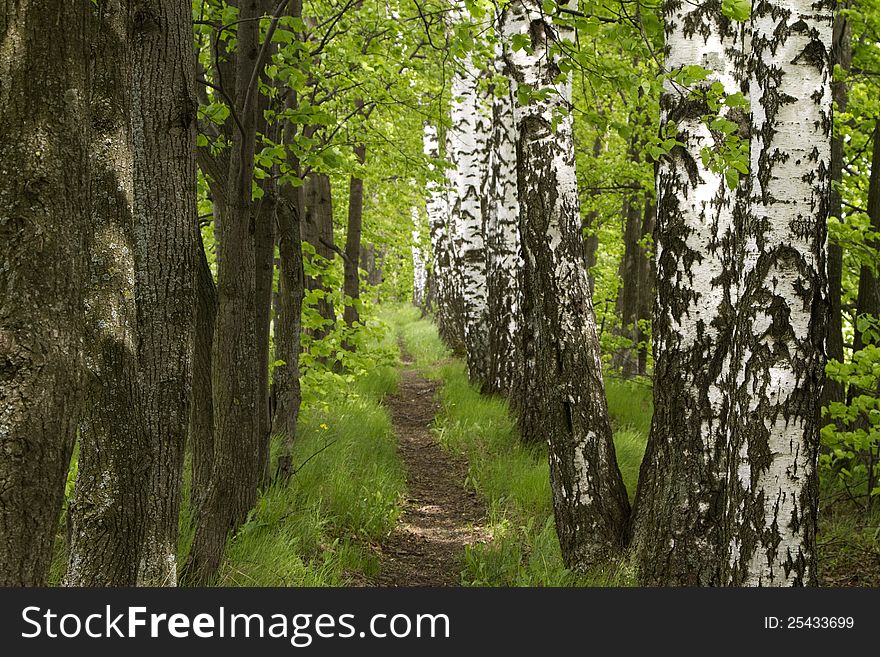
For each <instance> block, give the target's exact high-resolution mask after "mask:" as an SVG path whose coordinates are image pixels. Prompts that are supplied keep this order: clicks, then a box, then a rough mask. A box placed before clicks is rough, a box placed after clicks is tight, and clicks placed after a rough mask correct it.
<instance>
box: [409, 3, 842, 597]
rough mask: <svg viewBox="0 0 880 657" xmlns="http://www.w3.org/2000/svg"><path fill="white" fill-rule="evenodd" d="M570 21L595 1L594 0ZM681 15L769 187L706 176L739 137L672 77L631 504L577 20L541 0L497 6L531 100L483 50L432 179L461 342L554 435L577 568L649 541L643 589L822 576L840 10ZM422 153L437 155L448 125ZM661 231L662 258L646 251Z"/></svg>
mask: <svg viewBox="0 0 880 657" xmlns="http://www.w3.org/2000/svg"><path fill="white" fill-rule="evenodd" d="M565 8H566V11H567V12H569V13H571V12H575V13H576V12H577V6H576V4H575V3H574V2H569V3H568V4H567V5H566V7H565ZM665 24H666V36H667V57H666V67H667V68H668V69H669V70H671V71H675V70H677V69H678V68H681V67H682V66H685V65H689V64H692V63H694V62H698V63H700V64H701V65H702V66H704V67H705V68H707V69H708V70H709V73H710V75H709V79H708V80H707V81H706V82H705V85H707V86H706V88H708V85H711V84H712V83H714V82H720V83H721V84H722V85H723V87H724V90H725V92H726V93H727V94H734V93H737V92H740V91H743V92H745V94H746V95H747V96H750V98H751V103H752V111H751V114H749V115H745V116H735V115H734V114H733V113H734V112H736V111H738V110H735V109H730V108H725V109H723V110H722V113H724V114H727V115H728V117H727V118H729V119H730V120H733V121H735V122H736V123H737V125H740V126H741V128H740V131H741V134H739V136H740V138H742V139H746V140H749V141H750V146H751V174H750V175H749V176H746V177H745V179H744V180H743V181H742V182H741V184H739V185H738V187H737V188H736V189H735V190H731V189H729V187H728V185H727V184H726V181H725V176H724V175H723V171H717V170H714V169H712V168H710V167H707V166H704V164H703V161H702V158H701V151H702V149H703V148H704V147H706V146H709V147H711V148H715V149H716V150H721V149H722V148H723V146H724V144H723V143H722V142H721V136H720V134H719V133H718V132H717V131H713V130H710V128H709V127H708V125H707V123H706V120H705V115H707V114H709V113H710V111H709V109H708V107H707V106H706V104H705V100H703V101H702V102H700V101H698V100H694V98H699V97H700V90H699V89H697V90H695V92H694V93H693V95H689V93H688V92H687V91H685V92H682V90H681V88H680V85H677V84H675V83H673V82H671V81H667V82H666V83H665V84H666V88H665V92H664V94H663V97H662V99H661V111H662V116H661V123H662V124H665V123H667V122H668V123H674V124H675V125H676V126H677V128H678V135H679V136H678V140H679V141H680V142H681V144H682V145H677V146H675V147H674V148H673V149H672V150H671V151H670V152H669V153H668V154H667V155H666V156H664V157H663V158H662V159H661V161H660V162H659V166H658V168H657V174H656V183H657V206H656V214H655V208H654V206H653V204H652V203H651V202H650V199H647V200H644V199H641V198H638V197H633V198H630V199H629V200H628V207H629V212H627V213H626V215H627V216H626V217H625V225H626V231H627V233H628V234H630V233H631V235H630V239H628V240H626V245H627V246H626V253H625V254H624V258H623V263H622V265H621V268H622V272H623V273H624V277H623V278H624V279H625V280H629V281H631V283H632V284H631V285H629V286H626V285H625V286H624V289H623V291H622V294H621V300H620V305H621V309H620V310H621V315H622V316H623V317H622V319H623V322H622V323H623V327H624V330H625V331H627V332H628V336H629V337H630V339H631V340H632V342H633V343H634V344H635V345H639V343H644V341H645V339H644V338H645V336H644V334H643V332H642V331H641V330H640V322H639V320H640V319H645V318H646V315H647V308H648V307H649V302H648V299H651V298H652V296H653V295H650V294H648V293H646V290H649V289H650V288H651V287H652V285H651V282H650V280H651V278H653V275H654V266H656V277H657V283H656V286H657V293H656V303H655V305H654V308H653V330H654V336H653V337H654V344H653V355H654V361H655V370H654V377H655V386H654V406H655V410H654V417H653V424H652V428H651V433H650V438H649V442H648V447H647V453H646V456H645V459H644V462H643V464H642V468H641V474H640V480H639V485H638V490H637V494H636V501H635V506H634V509H633V510H632V511H631V510H630V505H629V500H628V497H627V492H626V490H625V488H624V485H623V482H622V478H621V476H620V472H619V469H618V466H617V462H616V458H615V452H614V444H613V441H612V430H611V423H610V420H609V417H608V410H607V407H606V402H605V396H604V390H603V379H602V368H601V364H600V358H599V344H598V339H597V335H596V326H595V318H594V314H593V308H592V303H591V287H590V282H589V278H588V275H587V271H586V268H585V258H584V254H585V252H588V251H589V248H588V245H585V242H584V238H583V234H582V231H581V226H582V223H583V222H582V219H581V216H580V207H579V203H578V195H577V189H576V182H575V180H576V179H575V175H574V143H573V138H572V127H571V126H572V124H571V116H570V114H569V113H568V112H567V111H566V108H567V107H568V106H569V104H570V100H571V88H570V84H561V85H560V84H559V82H558V75H559V68H558V64H557V61H558V58H559V57H560V54H559V53H560V51H561V50H564V47H565V44H566V42H568V41H570V40H571V39H572V30H571V29H570V28H569V27H567V25H566V24H565V23H564V21H562V20H556V21H554V20H553V18H551V17H549V16H548V15H547V14H546V13H545V12H544V11H543V9H542V7H541V6H540V4H539V3H537V2H533V1H532V0H515V1H514V2H513V3H511V4H510V6H509V7H507V8H506V9H504V10H503V11H502V12H501V13H500V15H499V16H498V22H497V26H496V29H497V31H498V33H499V34H500V41H501V46H500V50H499V54H498V56H497V57H496V62H495V66H496V70H495V73H500V74H503V75H504V76H506V78H507V79H508V81H509V83H510V87H511V93H510V94H509V95H508V94H504V93H502V94H498V93H496V94H495V101H494V103H493V104H491V105H490V104H489V103H488V102H487V101H486V100H485V99H484V98H482V97H481V96H480V89H481V88H482V87H481V86H480V85H477V84H475V83H474V77H473V75H474V74H473V71H472V66H471V65H470V63H469V62H467V61H464V62H461V64H462V67H461V68H462V72H460V73H459V74H458V77H457V78H456V79H455V80H454V82H453V87H454V90H453V105H452V122H451V128H450V130H449V134H448V135H447V138H446V157H447V159H448V160H449V161H450V163H451V165H452V169H451V171H452V173H451V174H450V176H449V184H448V193H447V194H446V195H444V194H443V192H442V191H441V189H440V188H439V187H438V186H437V184H436V183H432V185H433V186H430V187H429V190H428V215H429V219H430V225H431V237H432V255H433V268H432V275H433V278H434V279H435V282H434V283H433V284H434V285H435V286H436V290H437V295H436V306H437V308H436V313H437V317H438V322H439V325H440V330H441V334H442V336H443V337H444V338H445V339H446V341H447V343H448V344H449V345H450V346H451V347H453V348H457V349H463V350H464V351H465V353H466V355H467V362H468V370H469V373H470V377H471V379H472V380H473V381H474V383H475V384H477V385H478V386H480V387H481V388H483V389H484V390H489V391H497V392H502V393H505V394H506V395H508V397H509V398H510V400H511V405H512V407H513V408H514V409H515V411H516V412H517V414H518V417H519V423H520V429H521V433H522V437H523V439H524V440H525V441H527V442H539V441H546V443H547V444H548V445H549V458H550V472H551V483H552V489H553V500H554V510H555V516H556V526H557V532H558V535H559V539H560V544H561V546H562V553H563V557H564V559H565V561H566V564H567V565H568V566H570V567H572V568H575V569H586V568H590V567H592V566H594V565H597V564H600V563H602V562H603V561H604V560H606V559H607V558H609V557H611V556H615V555H621V554H622V552H623V550H624V549H625V548H631V549H632V554H633V555H634V557H635V561H636V563H637V565H638V571H639V578H640V580H641V581H642V582H643V583H645V584H655V585H656V584H665V585H695V584H697V585H710V584H715V585H719V584H723V585H742V584H745V585H777V586H778V585H804V584H812V583H815V581H816V561H815V559H816V550H815V531H816V509H817V474H816V470H817V458H818V445H819V435H818V429H819V411H820V398H821V393H822V387H823V384H824V339H825V316H826V314H825V305H826V303H827V289H826V288H827V283H826V278H825V261H826V249H825V236H826V220H827V215H828V210H829V192H830V185H829V182H830V165H831V155H832V154H831V133H830V131H831V115H830V112H831V88H830V57H829V50H830V46H831V14H830V12H829V11H828V10H827V9H826V8H825V7H824V5H823V6H822V7H819V6H817V5H811V4H810V3H808V2H800V1H799V2H794V3H785V4H781V3H772V2H770V3H763V4H762V5H760V6H759V7H757V8H756V9H755V10H754V13H753V15H752V18H751V20H749V21H747V22H745V23H736V22H734V21H732V20H730V19H729V18H727V17H726V16H725V15H724V14H723V13H722V11H721V7H720V4H718V5H717V6H715V5H713V6H712V7H708V8H704V7H703V6H700V7H696V6H693V5H687V4H682V5H676V4H674V3H673V4H669V5H667V8H666V15H665ZM695 25H696V26H698V28H695V27H694V26H695ZM521 36H522V37H526V38H527V43H528V44H529V45H530V47H527V48H522V47H521V44H522V40H521V38H520V37H521ZM515 37H516V38H515ZM517 39H519V41H518V40H517ZM515 43H516V44H517V46H518V47H517V48H514V47H513V45H514V44H515ZM560 46H562V47H561V48H560ZM804 53H809V54H810V56H806V55H805V54H804ZM554 85H555V93H553V94H550V95H549V96H548V97H546V98H544V97H541V96H538V97H537V98H532V99H531V100H530V101H529V102H527V103H525V104H520V103H519V102H516V101H515V100H514V99H515V98H516V97H517V94H516V89H517V87H522V86H525V87H526V88H527V89H542V88H546V87H548V86H554ZM703 97H705V95H704V96H703ZM487 126H488V127H487ZM425 150H426V153H428V154H430V155H432V156H436V154H437V153H438V150H439V148H438V140H437V138H436V132H435V131H434V129H433V128H432V127H430V126H428V127H427V128H426V137H425ZM637 150H638V148H637V147H635V148H634V156H637V153H636V151H637ZM655 222H656V225H654V224H655ZM651 232H653V236H654V242H655V244H656V254H655V260H654V262H655V263H656V264H655V265H654V266H652V265H651V263H649V262H648V260H647V258H645V253H644V251H641V252H640V249H644V248H645V246H644V240H643V239H642V238H643V237H644V236H645V235H646V234H649V233H651ZM486 336H488V340H487V339H486ZM638 351H639V350H636V352H635V353H638ZM640 351H641V353H640V354H639V355H637V357H636V358H635V359H634V360H632V361H630V360H626V359H624V361H623V362H622V363H620V364H621V365H622V366H623V368H624V371H627V372H631V373H638V372H641V373H644V372H645V369H646V356H647V354H646V351H645V350H644V348H642V349H641V350H640Z"/></svg>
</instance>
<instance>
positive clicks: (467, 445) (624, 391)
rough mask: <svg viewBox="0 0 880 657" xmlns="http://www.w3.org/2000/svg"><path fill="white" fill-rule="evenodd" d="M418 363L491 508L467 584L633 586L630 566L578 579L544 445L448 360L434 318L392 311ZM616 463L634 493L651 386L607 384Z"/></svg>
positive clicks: (447, 435)
mask: <svg viewBox="0 0 880 657" xmlns="http://www.w3.org/2000/svg"><path fill="white" fill-rule="evenodd" d="M388 313H389V314H388V320H389V322H390V323H391V324H392V325H393V326H394V327H395V328H396V330H397V331H398V333H399V334H400V335H401V337H402V339H403V342H404V344H405V346H406V349H407V351H408V352H410V354H411V355H412V357H413V359H414V362H415V365H416V367H418V368H420V370H421V371H422V372H423V373H424V374H425V375H426V376H428V377H435V378H440V379H441V380H442V381H443V387H442V390H441V400H442V412H441V414H440V415H439V416H438V418H437V420H436V424H435V431H436V432H437V435H438V436H439V438H440V440H441V442H442V443H443V444H444V445H445V446H446V447H448V448H449V449H452V450H455V451H457V452H460V453H462V454H464V455H465V456H466V457H467V458H468V461H469V464H470V469H469V475H468V483H469V485H471V486H472V487H473V488H474V489H475V490H476V491H477V493H478V494H479V495H481V496H482V497H483V498H484V499H485V501H486V503H487V505H488V507H489V526H490V528H491V531H492V540H491V541H490V542H489V543H486V544H483V545H477V546H474V547H472V548H470V549H469V550H468V551H467V552H466V554H465V559H464V563H463V565H462V580H461V582H462V584H464V585H467V586H571V585H584V586H604V585H626V584H630V583H632V576H631V572H630V570H629V569H628V567H627V566H626V565H625V564H612V565H609V566H608V567H607V568H606V569H603V570H599V571H596V572H593V573H589V574H587V575H583V576H579V577H576V576H575V575H574V574H573V573H571V572H570V571H568V570H567V569H566V568H565V567H564V565H563V563H562V555H561V553H560V550H559V542H558V540H557V538H556V530H555V526H554V521H553V507H552V500H551V492H550V477H549V472H548V465H547V454H546V449H545V448H543V447H541V446H535V447H528V446H524V445H523V444H522V443H521V442H520V441H519V438H518V436H517V433H516V426H515V423H514V421H513V419H512V417H511V414H510V412H509V410H508V407H507V404H506V402H505V401H504V400H503V399H501V398H498V397H488V396H484V395H480V394H479V393H478V392H477V391H476V390H475V389H474V388H473V386H471V385H470V383H469V382H468V379H467V373H466V371H465V366H464V364H463V363H461V361H459V360H456V359H452V358H450V355H449V353H448V352H447V350H446V349H445V348H444V347H443V344H442V342H441V341H440V338H439V336H438V335H437V331H436V328H435V327H434V325H433V324H431V322H429V321H427V320H423V319H419V314H418V312H417V311H415V310H413V309H408V308H399V309H395V310H394V311H388ZM608 399H609V408H610V411H611V414H612V417H613V418H614V422H615V437H614V439H615V445H616V446H617V454H618V461H619V462H620V466H621V470H622V472H623V476H624V481H625V482H626V484H627V486H628V488H629V491H630V495H631V496H632V494H634V492H635V484H636V480H637V477H638V469H639V464H640V462H641V459H642V454H643V453H644V446H645V441H646V440H647V429H648V427H649V426H650V413H651V406H650V389H649V388H648V387H647V386H646V385H644V384H639V383H632V382H622V381H615V380H610V381H608Z"/></svg>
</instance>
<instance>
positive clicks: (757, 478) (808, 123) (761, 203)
mask: <svg viewBox="0 0 880 657" xmlns="http://www.w3.org/2000/svg"><path fill="white" fill-rule="evenodd" d="M831 36H832V17H831V5H830V4H828V3H819V4H814V3H812V2H808V1H807V0H795V1H792V2H785V3H778V2H769V1H768V2H763V3H760V4H759V5H757V6H756V7H755V9H754V10H753V13H752V63H751V64H752V65H751V76H750V80H749V89H750V92H751V105H752V122H751V172H752V175H751V177H750V182H751V184H752V189H751V194H750V207H749V212H748V213H747V214H746V215H745V217H744V218H745V222H744V224H743V225H742V227H741V228H739V227H738V231H737V232H738V234H739V235H741V236H742V241H741V243H740V248H739V249H738V253H737V258H738V267H737V273H738V274H739V277H740V280H741V281H742V283H741V288H740V289H741V291H740V295H739V302H738V309H737V310H738V312H737V324H736V333H735V338H734V348H733V364H732V372H733V379H732V380H733V383H734V385H733V392H732V398H731V405H732V407H731V413H732V419H733V422H732V423H731V424H732V427H731V429H732V440H731V444H730V447H729V453H730V463H729V477H728V479H729V493H728V495H729V498H728V501H727V509H728V513H729V517H728V519H727V521H726V526H727V530H728V531H729V536H728V540H729V542H730V546H729V551H730V554H729V558H727V559H724V560H723V561H724V565H725V566H726V572H725V575H724V583H725V584H730V585H736V586H740V585H745V586H799V585H813V584H815V583H816V580H817V574H816V518H817V515H818V514H817V507H818V476H817V466H818V463H817V461H818V451H819V427H820V415H819V412H820V400H821V395H822V388H823V385H824V382H825V376H824V367H825V357H824V353H825V335H826V334H825V323H826V319H827V314H828V306H827V279H826V273H825V271H826V270H825V266H826V243H825V242H826V221H827V218H828V210H829V192H830V189H829V186H830V165H831V66H830V56H829V49H830V46H831Z"/></svg>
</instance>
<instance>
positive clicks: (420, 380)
mask: <svg viewBox="0 0 880 657" xmlns="http://www.w3.org/2000/svg"><path fill="white" fill-rule="evenodd" d="M409 362H410V361H407V360H404V364H405V365H406V364H408V363H409ZM438 386H439V383H438V382H437V381H431V380H428V379H425V378H424V377H422V376H421V375H419V374H418V373H417V372H416V371H414V370H413V369H411V368H409V367H404V368H403V369H402V370H401V372H400V383H399V387H398V391H397V394H395V395H391V396H389V397H387V398H386V400H385V404H386V405H387V407H388V410H389V412H390V413H391V419H392V422H393V425H394V432H395V434H396V436H397V440H398V454H399V455H400V458H401V460H402V461H403V464H404V467H405V469H406V480H407V491H408V494H407V499H406V500H405V502H404V505H403V515H402V516H401V518H400V520H399V522H398V524H397V527H396V528H395V529H394V530H393V531H392V532H391V534H390V535H389V536H388V537H387V538H386V539H385V541H383V542H382V544H381V545H380V546H379V548H378V551H379V557H380V570H379V574H378V575H377V576H376V577H374V578H373V579H372V581H370V582H368V584H370V585H373V586H456V585H458V584H459V583H460V576H461V560H462V557H463V555H464V550H465V546H467V545H472V544H474V543H479V542H483V541H486V540H488V539H489V535H488V531H487V529H486V528H485V527H484V526H483V521H484V519H485V516H486V508H485V506H484V505H483V503H482V501H481V500H480V499H479V498H477V496H476V495H475V494H474V493H473V492H472V491H469V490H467V489H466V488H465V486H464V481H465V477H466V476H467V462H466V461H465V460H464V459H463V458H461V457H458V456H455V455H453V454H450V453H449V452H448V451H446V450H444V449H443V448H442V447H441V446H440V445H439V443H438V442H437V439H436V437H435V436H434V435H433V434H432V433H431V423H432V422H433V419H434V416H435V415H436V414H437V412H438V410H439V408H440V404H439V402H438V401H437V388H438Z"/></svg>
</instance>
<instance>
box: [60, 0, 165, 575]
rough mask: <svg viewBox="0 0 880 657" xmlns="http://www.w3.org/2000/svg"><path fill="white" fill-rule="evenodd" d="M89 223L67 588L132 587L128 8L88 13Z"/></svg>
mask: <svg viewBox="0 0 880 657" xmlns="http://www.w3.org/2000/svg"><path fill="white" fill-rule="evenodd" d="M93 14H94V16H95V18H94V20H93V21H91V23H92V29H91V33H92V38H91V42H92V44H93V48H94V50H95V52H94V62H95V63H94V69H93V74H92V75H93V77H92V80H91V98H90V100H89V107H90V110H91V126H92V135H91V142H92V147H91V149H90V153H91V159H90V167H91V168H90V173H91V194H92V221H91V224H90V226H89V229H90V230H89V232H88V235H87V244H86V252H87V253H88V258H89V261H88V271H87V279H86V283H85V286H84V296H85V309H86V317H85V339H84V349H85V385H84V389H85V391H86V398H87V400H88V402H87V403H86V404H84V407H83V409H82V412H81V416H80V431H79V445H80V448H79V467H78V470H77V479H76V493H75V497H74V498H73V500H72V501H71V503H70V507H69V511H68V513H69V517H70V521H71V532H70V544H69V558H68V566H67V574H66V576H65V584H66V585H67V586H134V585H135V584H136V583H137V573H138V566H139V564H140V553H141V545H142V544H143V540H144V531H145V523H146V520H147V518H148V516H147V513H146V495H147V486H146V485H147V481H148V480H147V476H148V474H149V463H150V445H149V441H148V440H147V434H146V432H145V427H144V418H143V415H142V412H141V411H142V409H141V399H140V389H139V382H138V362H137V354H136V353H135V350H134V346H135V345H137V343H138V337H137V309H136V307H135V256H134V251H135V246H134V216H133V214H132V201H131V199H132V198H133V196H134V194H133V189H132V188H133V175H132V166H133V162H132V152H131V139H130V126H129V112H130V103H129V98H130V91H131V90H130V88H129V43H128V34H129V29H128V25H129V15H128V7H127V3H125V2H119V1H118V0H105V1H104V2H102V3H101V5H100V8H93Z"/></svg>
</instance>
